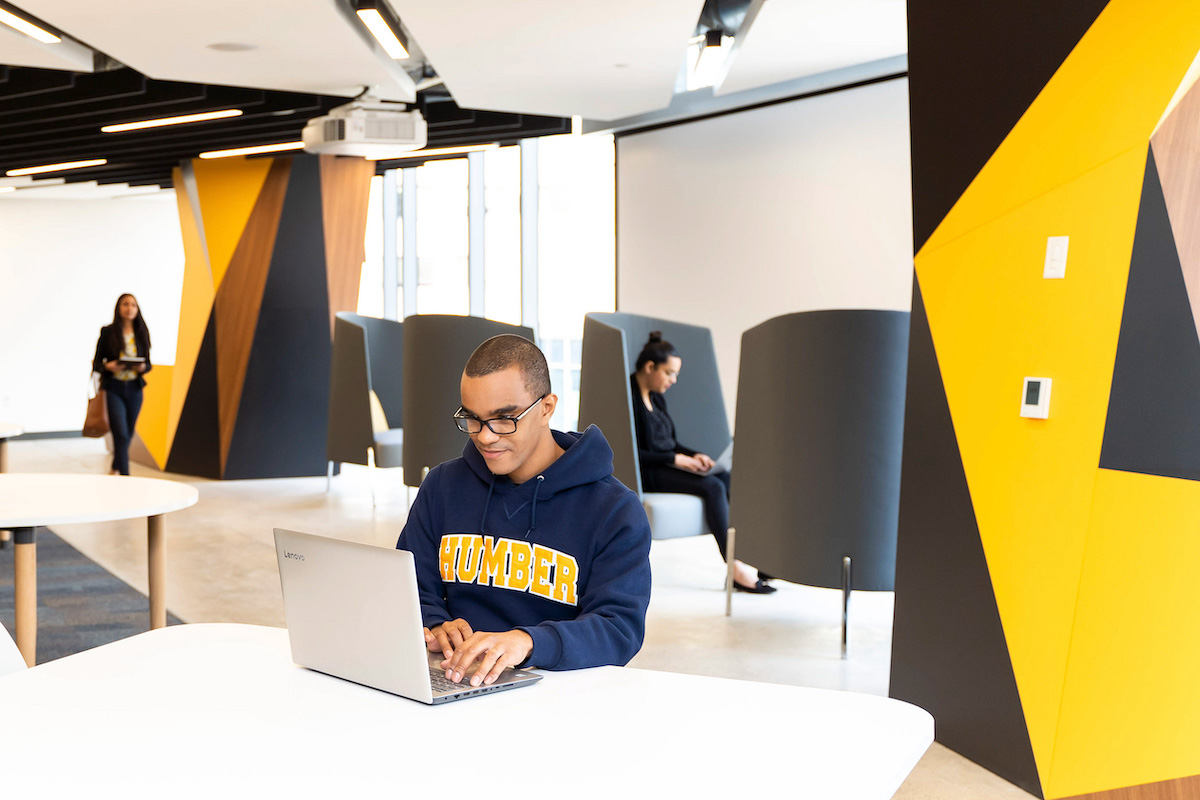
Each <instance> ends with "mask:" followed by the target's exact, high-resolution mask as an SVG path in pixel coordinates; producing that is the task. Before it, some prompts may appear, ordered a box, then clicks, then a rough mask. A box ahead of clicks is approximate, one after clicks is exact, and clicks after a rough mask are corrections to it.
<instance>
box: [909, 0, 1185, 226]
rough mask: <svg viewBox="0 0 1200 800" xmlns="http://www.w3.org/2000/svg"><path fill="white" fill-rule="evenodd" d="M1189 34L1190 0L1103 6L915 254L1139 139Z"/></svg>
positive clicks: (1172, 84) (1167, 95)
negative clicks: (1089, 27)
mask: <svg viewBox="0 0 1200 800" xmlns="http://www.w3.org/2000/svg"><path fill="white" fill-rule="evenodd" d="M1198 32H1200V3H1197V2H1192V0H1149V1H1148V0H1112V2H1110V3H1109V4H1108V6H1107V7H1106V8H1105V9H1104V11H1103V12H1102V13H1101V14H1100V16H1099V17H1098V18H1097V20H1096V22H1095V24H1093V26H1092V27H1091V29H1090V30H1089V31H1088V32H1087V34H1086V35H1085V36H1084V37H1083V39H1082V40H1081V41H1080V43H1079V44H1078V45H1077V46H1076V47H1075V50H1074V51H1073V52H1072V53H1071V55H1070V56H1069V57H1068V58H1067V60H1066V61H1065V62H1064V63H1063V65H1062V66H1061V67H1060V68H1059V70H1058V72H1056V73H1055V75H1054V77H1053V79H1051V81H1050V82H1049V83H1048V84H1047V85H1046V87H1045V89H1043V90H1042V92H1041V93H1040V94H1039V95H1038V97H1037V99H1036V100H1035V101H1034V102H1033V104H1032V105H1031V106H1030V107H1029V110H1028V111H1026V112H1025V115H1024V116H1023V117H1022V118H1021V120H1020V122H1018V123H1017V125H1016V127H1015V128H1013V130H1012V132H1011V133H1010V134H1009V135H1008V137H1007V138H1005V140H1004V142H1003V144H1001V146H1000V147H999V149H997V150H996V152H995V153H994V154H993V155H992V157H991V159H990V160H989V161H988V163H987V164H986V165H985V166H984V168H983V170H981V171H980V173H979V175H978V176H976V178H975V180H974V181H973V182H972V183H971V185H970V187H968V189H967V191H966V192H965V193H964V194H963V196H962V197H961V198H960V199H959V201H958V203H956V204H955V206H954V208H953V209H951V211H950V213H949V214H948V215H947V216H946V218H945V219H944V220H943V221H942V223H941V225H939V226H938V228H937V230H936V231H934V233H933V235H932V236H931V237H930V238H929V241H928V242H927V243H926V245H925V247H924V248H923V250H933V249H936V248H938V247H942V246H943V245H945V244H946V243H947V242H949V241H952V240H953V239H955V238H957V237H959V236H962V235H963V234H965V233H967V232H968V231H970V230H973V229H974V228H977V227H979V226H980V225H983V224H986V223H987V222H988V221H989V220H992V219H994V218H996V217H998V216H1000V215H1002V214H1005V213H1008V212H1009V211H1011V210H1012V209H1014V208H1017V207H1019V206H1021V205H1023V204H1024V203H1026V202H1027V201H1029V200H1031V199H1032V198H1034V197H1037V196H1039V195H1041V194H1043V193H1045V192H1048V191H1051V190H1053V189H1055V188H1056V187H1058V186H1061V185H1063V184H1065V183H1067V182H1069V181H1072V180H1074V179H1075V178H1077V177H1079V176H1080V175H1082V174H1084V173H1086V172H1088V171H1089V170H1092V169H1094V168H1096V167H1097V166H1099V165H1100V164H1103V163H1104V162H1106V161H1108V160H1109V159H1111V158H1113V157H1115V156H1118V155H1119V154H1121V153H1123V152H1125V151H1127V150H1129V149H1130V148H1132V147H1137V146H1141V145H1144V144H1145V143H1146V142H1148V141H1149V139H1150V134H1151V133H1152V132H1153V131H1154V128H1155V126H1156V125H1157V124H1158V121H1159V119H1160V118H1161V116H1162V114H1163V111H1164V110H1165V109H1166V108H1167V106H1168V104H1169V103H1170V102H1171V98H1172V97H1173V96H1174V94H1175V91H1176V89H1178V88H1179V85H1180V82H1181V81H1182V80H1183V79H1184V76H1185V75H1186V74H1187V71H1188V68H1189V67H1190V66H1191V64H1192V61H1193V59H1194V58H1195V57H1196V52H1197V50H1198V49H1200V41H1198V39H1200V35H1198Z"/></svg>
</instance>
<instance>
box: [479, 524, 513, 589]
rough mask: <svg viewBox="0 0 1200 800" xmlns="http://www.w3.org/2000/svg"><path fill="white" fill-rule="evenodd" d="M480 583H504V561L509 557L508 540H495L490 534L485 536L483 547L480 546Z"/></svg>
mask: <svg viewBox="0 0 1200 800" xmlns="http://www.w3.org/2000/svg"><path fill="white" fill-rule="evenodd" d="M480 549H481V550H482V552H481V553H480V559H479V560H480V565H479V575H478V579H479V583H480V584H482V585H484V586H487V585H488V584H489V583H490V584H491V585H492V586H503V585H504V562H505V560H507V558H508V540H507V539H498V540H493V539H492V537H490V536H485V537H483V547H482V548H480Z"/></svg>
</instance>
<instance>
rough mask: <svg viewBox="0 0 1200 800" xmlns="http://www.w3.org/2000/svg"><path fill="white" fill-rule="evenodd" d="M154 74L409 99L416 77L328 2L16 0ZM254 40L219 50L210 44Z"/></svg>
mask: <svg viewBox="0 0 1200 800" xmlns="http://www.w3.org/2000/svg"><path fill="white" fill-rule="evenodd" d="M17 5H18V6H19V7H20V8H22V9H23V10H25V11H27V12H29V13H30V14H32V15H33V16H35V17H37V18H39V19H42V20H44V21H46V22H48V23H49V24H51V25H53V26H55V27H57V28H59V29H60V30H62V31H65V32H66V33H68V34H70V35H71V36H73V37H75V38H76V39H78V40H80V41H81V42H85V43H87V44H88V45H90V46H91V47H94V48H96V49H97V50H100V51H101V52H104V53H107V54H108V55H110V56H111V57H113V58H115V59H116V60H118V61H120V62H121V63H123V64H126V65H128V66H130V67H133V68H134V69H135V70H137V71H138V72H141V73H142V74H144V75H147V76H149V77H151V78H157V79H159V80H170V81H185V82H189V83H211V84H218V85H223V86H249V87H254V88H259V89H279V90H284V91H293V92H305V93H311V94H328V95H342V96H352V95H356V94H358V93H359V92H361V91H362V88H363V86H364V85H371V86H374V87H376V93H377V95H378V96H380V97H382V98H384V99H387V100H402V101H405V102H411V101H412V100H414V99H415V97H416V90H415V88H414V86H413V82H412V80H411V79H409V77H408V75H407V74H406V73H405V72H404V69H403V67H402V65H401V62H396V61H393V60H392V59H391V58H389V57H388V56H387V54H386V53H384V52H383V49H382V48H381V47H379V45H378V44H377V43H376V42H375V40H374V39H373V38H371V36H370V34H369V33H367V31H366V29H365V28H364V27H363V26H362V25H361V24H360V23H359V22H358V19H357V17H355V16H354V14H353V13H352V12H351V11H349V9H348V8H347V7H345V6H343V5H342V4H340V3H336V2H333V0H18V1H17ZM223 43H238V44H250V45H254V46H255V49H253V50H249V51H244V52H221V51H217V50H213V49H211V48H209V47H208V45H210V44H223Z"/></svg>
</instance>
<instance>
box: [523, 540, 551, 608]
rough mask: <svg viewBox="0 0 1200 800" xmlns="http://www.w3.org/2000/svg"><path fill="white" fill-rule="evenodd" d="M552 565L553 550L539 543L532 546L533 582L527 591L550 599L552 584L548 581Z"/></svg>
mask: <svg viewBox="0 0 1200 800" xmlns="http://www.w3.org/2000/svg"><path fill="white" fill-rule="evenodd" d="M553 566H554V551H553V550H551V549H550V548H548V547H542V546H541V545H540V544H535V545H534V546H533V583H532V585H531V586H530V587H529V591H531V592H533V593H534V594H536V595H538V596H539V597H544V598H546V599H547V600H549V599H551V598H552V597H553V594H554V584H553V583H552V582H551V581H550V568H551V567H553Z"/></svg>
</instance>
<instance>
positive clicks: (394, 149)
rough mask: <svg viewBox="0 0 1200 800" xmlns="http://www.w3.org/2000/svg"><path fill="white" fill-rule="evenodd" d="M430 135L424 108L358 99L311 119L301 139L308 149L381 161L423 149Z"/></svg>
mask: <svg viewBox="0 0 1200 800" xmlns="http://www.w3.org/2000/svg"><path fill="white" fill-rule="evenodd" d="M427 136H428V133H427V130H426V126H425V118H424V117H422V116H421V112H420V111H416V110H414V111H405V110H404V105H403V104H402V103H388V102H384V101H379V100H355V101H353V102H350V103H347V104H346V105H344V106H338V107H337V108H334V109H331V110H330V112H329V114H328V115H327V116H324V117H316V118H315V119H311V120H309V121H308V124H307V125H305V126H304V132H303V134H302V135H301V138H302V139H303V140H304V150H305V152H309V153H321V154H325V155H335V156H361V157H362V158H366V159H369V160H371V161H378V160H379V159H384V158H398V157H400V156H402V155H404V154H405V153H410V152H412V151H413V150H420V149H421V148H422V147H424V146H425V143H426V140H427Z"/></svg>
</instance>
